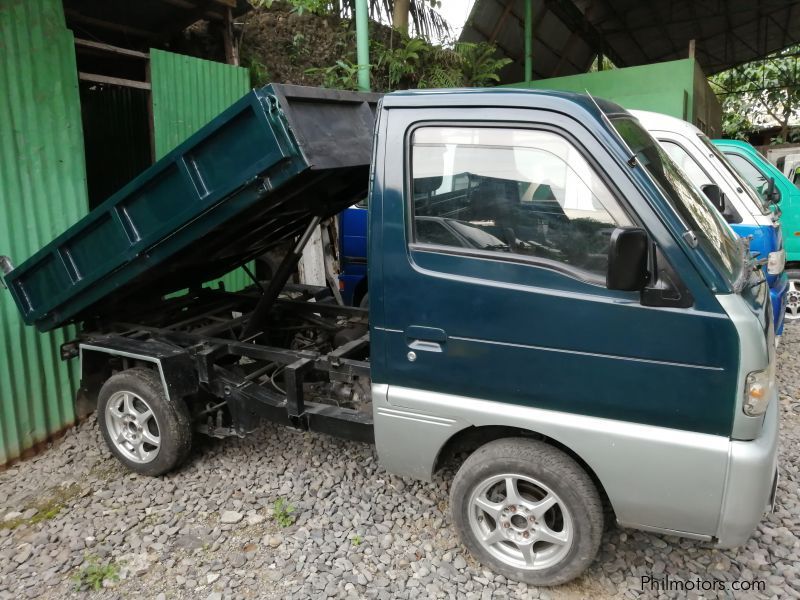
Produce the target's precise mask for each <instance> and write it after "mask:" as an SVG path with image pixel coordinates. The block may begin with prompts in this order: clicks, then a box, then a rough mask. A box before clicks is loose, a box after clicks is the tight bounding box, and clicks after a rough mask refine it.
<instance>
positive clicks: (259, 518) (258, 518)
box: [247, 515, 266, 525]
mask: <svg viewBox="0 0 800 600" xmlns="http://www.w3.org/2000/svg"><path fill="white" fill-rule="evenodd" d="M265 520H266V518H265V517H264V516H263V515H249V516H248V517H247V524H248V525H259V524H260V523H263V522H264V521H265Z"/></svg>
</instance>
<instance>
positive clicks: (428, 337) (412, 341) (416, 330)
mask: <svg viewBox="0 0 800 600" xmlns="http://www.w3.org/2000/svg"><path fill="white" fill-rule="evenodd" d="M406 339H407V340H408V347H409V348H411V349H412V350H420V351H422V352H443V351H444V343H445V342H446V341H447V333H445V331H444V329H439V328H437V327H421V326H419V325H412V326H410V327H409V328H408V329H406Z"/></svg>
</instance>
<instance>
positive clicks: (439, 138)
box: [412, 127, 630, 279]
mask: <svg viewBox="0 0 800 600" xmlns="http://www.w3.org/2000/svg"><path fill="white" fill-rule="evenodd" d="M412 145H413V149H412V169H413V177H414V182H413V190H412V193H413V213H414V232H415V238H414V239H415V241H416V242H418V243H424V244H437V245H443V246H453V247H458V248H467V249H473V250H482V251H491V252H502V253H510V254H518V255H523V256H530V257H536V258H537V259H540V260H541V261H543V262H545V263H546V262H552V263H553V264H554V266H555V265H556V264H560V265H568V266H570V267H573V268H575V269H579V270H581V271H582V272H583V275H584V276H585V277H586V278H588V279H599V278H604V277H605V274H606V268H607V266H608V244H609V239H610V236H611V232H612V231H613V230H614V229H615V228H616V227H618V226H626V225H630V221H629V219H628V218H627V216H626V215H625V213H624V212H623V211H622V210H621V208H620V206H619V204H618V203H617V202H616V200H615V199H614V198H613V196H612V195H611V193H610V191H609V190H608V188H607V187H606V186H605V185H604V184H603V183H602V181H601V180H600V179H599V177H598V176H597V174H596V173H595V172H594V171H593V169H592V168H591V166H590V165H589V163H588V162H586V160H585V159H584V158H583V156H582V155H581V154H580V153H579V152H578V151H577V150H576V149H575V148H574V147H573V146H572V145H571V144H570V143H569V142H568V141H567V140H565V139H564V138H562V137H561V136H559V135H556V134H554V133H550V132H545V131H533V130H525V129H500V128H480V127H424V128H420V129H417V130H416V131H415V132H414V137H413V140H412Z"/></svg>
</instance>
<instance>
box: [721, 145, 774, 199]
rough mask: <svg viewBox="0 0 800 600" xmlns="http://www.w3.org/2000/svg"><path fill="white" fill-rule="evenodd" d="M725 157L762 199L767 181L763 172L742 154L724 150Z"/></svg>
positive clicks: (765, 192) (764, 197) (764, 196)
mask: <svg viewBox="0 0 800 600" xmlns="http://www.w3.org/2000/svg"><path fill="white" fill-rule="evenodd" d="M725 157H726V158H727V159H728V160H729V161H730V163H731V164H732V165H733V168H734V169H736V171H738V173H739V175H741V176H742V177H744V180H745V181H746V182H747V183H749V184H750V187H752V188H753V189H754V190H755V191H757V192H758V195H759V196H761V198H762V200H763V199H766V197H767V188H768V187H769V182H768V181H767V178H766V177H764V174H763V173H762V172H761V171H759V170H758V169H756V168H755V166H753V163H751V162H750V161H749V160H747V159H746V158H744V157H743V156H739V155H738V154H733V153H728V152H726V153H725Z"/></svg>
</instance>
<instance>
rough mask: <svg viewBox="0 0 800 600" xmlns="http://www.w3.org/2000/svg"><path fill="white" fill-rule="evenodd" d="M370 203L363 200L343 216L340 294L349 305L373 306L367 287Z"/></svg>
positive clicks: (347, 210)
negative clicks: (370, 304)
mask: <svg viewBox="0 0 800 600" xmlns="http://www.w3.org/2000/svg"><path fill="white" fill-rule="evenodd" d="M368 213H369V211H368V210H367V204H366V201H365V200H362V201H361V202H359V203H358V204H356V205H355V206H351V207H350V208H347V209H345V210H344V211H343V212H341V213H340V214H339V237H340V239H341V251H340V256H341V259H340V260H341V269H342V272H341V273H340V274H339V291H340V292H341V294H342V300H343V301H344V303H345V304H349V305H352V306H362V307H367V306H369V288H368V285H367V282H368V280H367V216H368Z"/></svg>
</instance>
